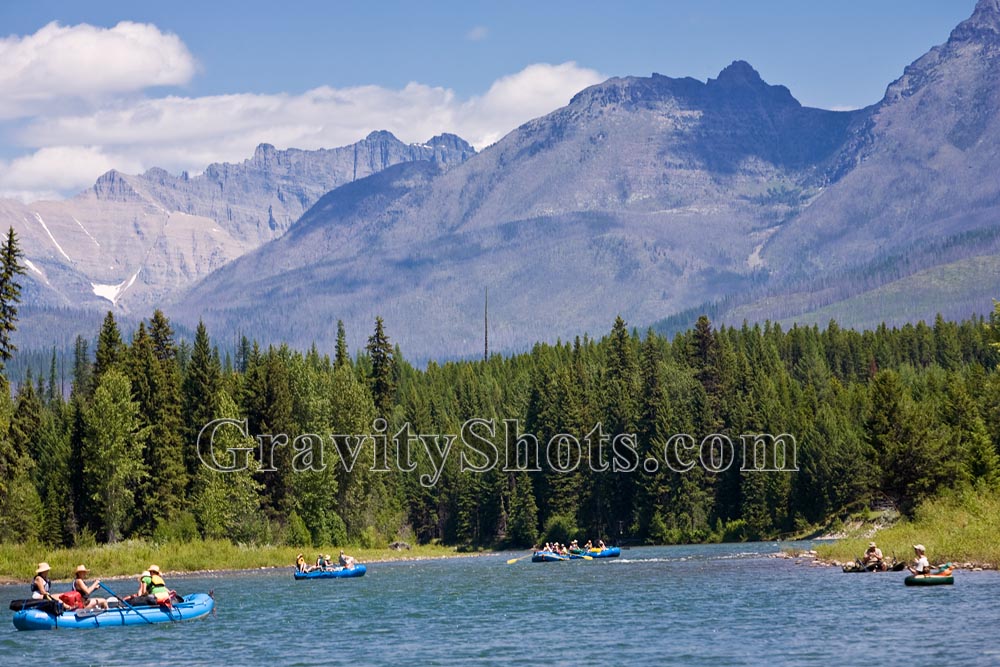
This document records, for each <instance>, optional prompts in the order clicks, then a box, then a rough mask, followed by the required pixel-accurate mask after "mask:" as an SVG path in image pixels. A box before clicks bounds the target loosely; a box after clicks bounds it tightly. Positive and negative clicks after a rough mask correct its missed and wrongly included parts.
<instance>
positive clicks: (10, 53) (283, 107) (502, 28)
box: [0, 0, 975, 198]
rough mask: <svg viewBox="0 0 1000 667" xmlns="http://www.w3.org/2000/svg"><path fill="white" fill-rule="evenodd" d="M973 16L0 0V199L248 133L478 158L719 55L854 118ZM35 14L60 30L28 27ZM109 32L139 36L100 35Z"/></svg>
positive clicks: (714, 68) (224, 145)
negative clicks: (605, 84) (436, 141)
mask: <svg viewBox="0 0 1000 667" xmlns="http://www.w3.org/2000/svg"><path fill="white" fill-rule="evenodd" d="M974 5H975V2H974V0H949V1H947V2H941V1H940V0H936V1H930V0H867V1H858V0H841V1H840V2H837V3H819V2H809V1H803V0H798V1H792V0H758V1H756V2H746V1H745V0H744V1H742V2H737V1H732V0H700V1H695V0H671V1H661V2H631V3H608V2H601V3H598V2H589V1H579V0H578V1H576V2H564V1H558V2H531V3H528V2H507V3H469V2H464V3H458V2H448V3H433V4H430V3H415V2H364V3H360V2H358V3H342V2H330V1H327V2H313V1H306V2H275V1H273V0H271V1H269V2H261V1H258V0H247V1H242V2H233V1H224V2H210V1H208V0H203V1H202V2H197V3H195V2H186V1H182V0H174V1H172V2H160V3H152V2H104V1H94V0H90V1H88V2H79V1H72V2H71V1H66V0H62V1H55V0H52V1H46V0H34V1H33V2H30V3H29V2H3V3H0V40H3V41H2V42H0V94H2V93H4V92H5V88H4V87H5V85H6V86H8V88H10V87H13V88H12V90H13V93H9V92H8V94H7V95H6V97H7V102H6V103H5V102H3V101H2V100H0V194H3V195H8V196H11V195H14V196H20V197H21V198H31V197H32V196H40V195H42V194H45V195H55V196H58V195H60V194H65V193H67V192H72V191H74V189H76V188H79V187H83V186H86V184H87V183H88V182H89V181H92V179H93V177H94V176H96V175H97V174H99V173H101V171H103V170H104V169H105V168H106V167H109V166H117V167H119V168H122V169H124V170H125V171H136V170H141V169H145V168H148V167H149V166H153V164H157V165H161V166H165V167H167V168H168V169H172V170H178V169H182V168H184V169H189V170H192V171H199V170H200V169H203V168H204V166H205V165H206V164H208V162H210V161H213V160H235V159H241V158H242V157H245V156H247V155H249V153H250V151H252V149H253V145H254V144H255V143H256V142H259V141H270V142H271V143H275V144H276V145H278V146H279V147H286V146H287V145H296V146H298V147H303V148H316V147H319V145H331V142H334V143H336V142H339V143H349V142H350V141H353V140H356V139H358V138H361V136H364V134H365V133H366V131H367V130H370V129H381V128H382V127H386V126H388V127H386V129H390V130H391V131H393V132H395V133H396V134H397V135H399V136H400V137H401V138H403V139H404V140H407V141H420V140H422V139H426V138H427V137H429V136H430V134H429V133H436V131H444V130H450V131H455V132H457V133H459V134H463V135H464V136H466V137H467V138H468V139H470V140H471V141H473V142H474V143H477V145H480V146H481V145H482V144H485V143H489V142H490V141H495V140H496V139H497V138H499V136H502V135H503V134H504V133H506V132H507V131H509V130H510V129H512V128H513V127H515V126H516V125H517V124H519V123H521V122H524V121H525V120H527V119H528V118H530V117H532V116H534V115H540V114H542V113H546V112H547V111H550V110H552V109H554V108H556V107H558V106H560V105H561V104H564V103H565V102H566V101H568V99H569V97H570V96H571V95H572V93H573V92H575V90H576V89H577V88H579V87H583V86H585V85H589V84H590V83H593V82H596V81H598V80H601V79H602V78H604V77H606V76H615V75H630V74H631V75H642V76H648V75H649V74H650V73H651V72H654V71H655V72H659V73H661V74H666V75H669V76H693V77H695V78H699V79H703V80H704V79H706V78H708V77H714V76H715V75H716V74H717V73H718V71H719V70H720V69H721V68H722V67H724V66H725V65H727V64H728V63H729V62H731V61H732V60H735V59H743V60H747V61H749V62H750V63H751V64H752V65H753V66H754V67H755V68H756V69H757V70H758V71H760V73H761V75H762V76H763V77H764V79H765V80H767V81H768V82H770V83H780V84H783V85H786V86H788V87H789V89H790V90H791V91H792V94H793V95H795V96H796V97H797V98H798V99H799V100H800V101H801V102H803V103H804V104H807V105H811V106H821V107H824V108H852V107H859V106H864V105H867V104H871V103H874V102H876V101H878V99H879V98H880V97H881V95H882V93H883V92H884V90H885V87H886V85H887V84H888V83H889V82H890V81H892V80H893V79H894V78H896V77H898V76H899V75H900V73H901V72H902V69H903V67H904V66H905V65H907V64H908V63H910V62H912V61H913V60H914V59H916V58H917V57H919V56H920V55H921V54H923V53H924V52H926V51H927V50H928V49H929V48H930V47H931V46H933V45H935V44H940V43H942V42H943V41H945V40H946V39H947V36H948V33H949V32H950V31H951V29H952V28H953V27H954V26H955V25H956V24H957V23H959V22H960V21H961V20H963V19H965V18H966V17H968V16H969V15H970V14H971V13H972V10H973V7H974ZM52 21H58V22H59V24H60V25H61V26H63V28H64V30H63V31H62V32H57V31H54V30H53V29H51V28H50V29H49V30H48V31H45V26H47V25H48V24H49V23H50V22H52ZM120 21H129V22H132V23H134V24H139V25H141V26H143V27H141V28H128V29H124V28H123V29H120V30H119V31H117V32H115V31H114V28H115V26H116V25H118V24H119V22H120ZM81 24H87V25H88V26H92V27H93V30H89V31H88V30H84V29H83V28H82V27H80V26H81ZM129 25H131V24H129ZM126 33H127V39H124V41H123V40H122V39H120V38H121V37H122V34H126ZM43 38H44V39H43ZM67 44H68V45H70V46H66V45H67ZM109 44H110V46H108V45H109ZM5 47H6V50H5ZM60 49H62V50H63V51H66V52H67V53H65V54H64V55H65V59H62V60H61V59H59V58H58V57H56V56H57V55H58V53H59V52H60ZM130 49H138V51H137V55H133V54H132V52H131V51H130ZM143 49H145V50H143ZM69 52H72V53H69ZM88 52H89V53H91V59H90V60H89V61H88V60H86V58H84V57H82V56H79V55H78V54H80V53H88ZM25 54H28V55H25ZM54 54H56V55H54ZM5 57H6V58H8V59H12V60H13V59H17V60H18V61H24V60H25V59H26V58H29V59H30V58H38V59H48V60H51V61H53V62H45V63H43V64H44V65H45V68H44V69H37V70H27V69H26V70H25V74H24V78H25V81H27V82H28V83H25V82H24V81H21V82H18V81H17V80H14V79H15V78H16V77H14V76H13V75H11V76H8V79H7V80H5V79H4V74H3V73H2V70H3V69H4V68H5V67H7V65H8V64H9V63H5V62H3V60H2V59H3V58H5ZM157 59H159V60H157ZM67 60H68V61H69V64H67ZM81 63H86V64H85V65H84V64H81ZM74 64H75V65H79V67H80V70H79V71H69V72H66V73H64V75H60V74H59V72H58V71H56V70H57V69H58V68H59V67H63V66H66V67H69V68H70V70H72V67H73V66H74ZM116 68H118V69H116ZM7 69H8V70H9V69H10V68H9V67H7ZM14 69H15V70H16V68H14ZM105 69H106V70H107V71H102V70H105ZM39 71H41V72H44V74H38V72H39ZM50 75H51V77H52V81H51V85H49V83H48V82H47V80H46V77H47V76H50ZM92 77H93V79H94V80H93V82H91V81H90V79H91V78H92ZM40 82H41V83H40ZM90 83H92V84H93V85H92V86H91V87H90V88H87V85H88V84H90ZM77 84H78V85H77ZM311 91H312V92H311ZM316 91H318V93H317V92H316ZM0 97H3V95H0ZM326 117H333V118H335V119H336V122H335V123H333V124H332V126H331V127H326V126H325V124H326V120H325V118H326ZM151 118H152V119H154V120H155V122H152V121H150V119H151ZM137 119H139V120H137ZM212 119H228V120H225V122H220V124H219V127H214V126H213V123H212V122H211V121H212ZM251 119H253V121H252V122H251ZM260 119H263V120H260ZM449 124H452V125H454V127H447V125H449ZM195 125H198V126H199V127H200V128H201V129H200V131H194V130H193V129H192V127H193V126H195ZM320 125H324V127H320ZM392 125H395V126H392ZM233 128H241V129H240V130H239V131H236V130H234V129H233ZM269 133H270V134H271V135H273V136H268V134H269ZM425 134H426V136H424V135H425ZM410 135H412V136H410ZM289 142H292V143H289ZM295 142H297V143H295ZM59 165H62V166H59Z"/></svg>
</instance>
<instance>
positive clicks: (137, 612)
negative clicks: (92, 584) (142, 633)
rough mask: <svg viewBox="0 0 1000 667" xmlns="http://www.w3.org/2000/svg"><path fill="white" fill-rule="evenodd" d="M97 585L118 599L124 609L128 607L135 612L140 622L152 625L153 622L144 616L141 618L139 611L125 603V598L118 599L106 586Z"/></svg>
mask: <svg viewBox="0 0 1000 667" xmlns="http://www.w3.org/2000/svg"><path fill="white" fill-rule="evenodd" d="M97 585H98V586H100V587H101V588H103V589H104V590H106V591H107V592H108V593H111V595H112V596H113V597H116V598H118V601H119V602H121V603H122V604H124V605H125V606H126V607H128V608H129V609H131V610H132V611H134V612H135V613H136V614H137V615H138V616H139V618H141V619H142V620H144V621H146V622H147V623H149V624H150V625H153V622H152V621H151V620H149V619H148V618H146V617H145V616H143V615H142V612H140V611H139V610H138V609H136V608H135V607H133V606H132V605H130V604H129V603H128V602H126V601H125V598H120V597H118V594H117V593H115V592H114V591H113V590H111V589H110V588H108V587H107V586H105V585H104V584H103V583H99V584H97Z"/></svg>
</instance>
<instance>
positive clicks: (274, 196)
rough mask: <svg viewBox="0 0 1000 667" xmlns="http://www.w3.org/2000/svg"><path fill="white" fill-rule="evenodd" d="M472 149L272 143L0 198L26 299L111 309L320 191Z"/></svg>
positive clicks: (195, 266)
mask: <svg viewBox="0 0 1000 667" xmlns="http://www.w3.org/2000/svg"><path fill="white" fill-rule="evenodd" d="M473 154H475V150H474V149H473V148H472V147H471V146H470V145H469V144H467V143H466V142H465V141H463V140H462V139H460V138H458V137H456V136H454V135H441V136H438V137H434V138H433V139H431V140H429V141H428V142H427V143H426V144H420V145H416V144H404V143H403V142H401V141H399V140H398V139H396V138H395V137H394V136H393V135H392V134H390V133H389V132H373V133H371V134H370V135H368V137H367V138H365V139H364V140H362V141H359V142H358V143H356V144H353V145H350V146H344V147H342V148H334V149H328V150H316V151H303V150H297V149H289V150H282V151H279V150H276V149H275V148H274V147H273V146H271V145H269V144H261V145H260V146H258V147H257V150H256V151H255V152H254V155H253V157H252V158H250V159H249V160H246V161H244V162H242V163H239V164H226V163H223V164H212V165H209V166H208V168H207V169H205V172H204V173H202V174H200V175H198V176H188V175H187V174H186V173H185V174H182V175H180V176H173V175H171V174H168V173H167V172H166V171H164V170H162V169H150V170H149V171H147V172H146V173H145V174H142V175H139V176H132V175H127V174H122V173H120V172H118V171H114V170H113V171H109V172H108V173H106V174H104V175H103V176H101V177H100V178H99V179H98V180H97V182H96V183H95V184H94V186H93V187H92V188H90V189H89V190H87V191H85V192H83V193H81V194H80V195H78V196H77V197H75V198H73V199H69V200H66V201H58V202H36V203H33V204H27V205H25V204H21V203H19V202H14V201H9V200H0V225H2V226H6V225H13V226H14V229H15V230H16V231H17V232H18V234H19V236H20V239H21V242H22V247H23V250H24V254H25V257H26V259H27V260H28V268H29V278H30V279H31V282H32V284H31V285H30V286H29V287H28V289H29V291H30V293H31V296H32V301H31V304H32V305H35V306H63V307H74V308H77V307H83V308H109V307H112V306H115V307H117V308H118V309H120V310H121V311H123V312H128V311H129V310H130V309H132V310H139V311H141V312H143V314H147V313H145V311H146V310H151V308H152V307H153V305H154V304H160V303H163V302H165V301H168V300H170V299H171V298H172V297H174V296H176V295H177V294H178V293H179V291H180V290H182V289H184V288H186V287H187V286H189V285H190V284H191V283H192V282H194V281H195V280H197V279H199V278H202V277H204V276H206V275H208V274H209V273H210V272H212V271H213V270H215V269H217V268H219V267H220V266H222V265H223V264H225V263H226V262H228V261H230V260H232V259H234V258H236V257H239V256H240V255H242V254H243V253H245V252H247V251H248V250H252V249H253V248H256V247H257V246H259V245H260V244H262V243H265V242H267V241H269V240H271V239H274V238H277V237H278V236H280V235H281V234H283V233H284V232H285V230H286V229H288V227H289V225H291V223H292V222H293V221H295V220H296V219H298V218H299V216H301V215H302V213H303V211H305V210H307V209H308V208H309V207H310V206H312V205H313V204H314V203H315V202H316V200H318V199H319V198H320V197H321V196H322V195H323V194H325V193H326V192H328V191H330V190H331V189H333V188H336V187H338V186H340V185H343V184H345V183H350V182H352V181H355V180H357V179H359V178H364V177H366V176H369V175H371V174H374V173H377V172H379V171H381V170H382V169H385V168H386V167H389V166H392V165H394V164H399V163H401V162H410V161H414V160H421V161H430V162H433V163H434V164H437V165H439V166H450V165H452V164H457V163H460V162H462V161H463V160H465V159H466V158H468V157H469V156H471V155H473Z"/></svg>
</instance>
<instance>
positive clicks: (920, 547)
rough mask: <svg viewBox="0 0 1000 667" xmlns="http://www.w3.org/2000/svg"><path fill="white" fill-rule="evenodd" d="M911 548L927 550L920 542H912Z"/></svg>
mask: <svg viewBox="0 0 1000 667" xmlns="http://www.w3.org/2000/svg"><path fill="white" fill-rule="evenodd" d="M913 548H914V549H916V550H917V551H927V549H924V545H922V544H914V545H913Z"/></svg>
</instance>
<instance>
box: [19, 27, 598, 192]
mask: <svg viewBox="0 0 1000 667" xmlns="http://www.w3.org/2000/svg"><path fill="white" fill-rule="evenodd" d="M122 26H125V28H122ZM78 28H79V26H78V27H73V28H63V27H61V26H56V25H55V24H50V26H46V28H43V29H42V30H41V31H39V33H41V32H43V31H46V30H51V31H55V32H57V33H60V34H61V33H62V32H64V31H69V32H71V33H73V34H76V35H77V36H79V35H80V34H83V35H86V36H87V40H93V39H97V41H100V39H103V38H105V37H107V36H108V35H107V34H105V33H111V32H113V31H115V30H119V29H120V28H121V29H123V30H125V32H126V33H128V34H142V35H145V36H146V38H145V39H138V40H133V41H131V42H128V43H129V44H131V45H132V48H135V49H136V54H135V55H136V56H137V57H139V64H133V65H131V66H130V67H131V69H125V66H124V65H121V66H118V67H119V73H120V76H121V77H123V78H124V79H127V80H128V81H131V83H128V84H126V82H124V81H121V82H117V83H115V82H113V81H111V80H110V79H109V78H108V77H107V75H106V74H102V75H100V76H97V75H92V76H91V77H90V85H91V86H92V87H93V88H94V89H95V90H99V91H101V92H103V93H104V96H103V97H101V98H100V99H99V100H96V101H95V99H94V98H93V97H90V98H87V99H86V100H82V101H80V102H79V103H78V104H75V105H53V104H51V101H52V100H56V99H67V98H72V97H73V96H74V95H77V96H82V95H83V94H84V89H85V88H86V86H83V85H81V84H80V82H79V81H70V80H69V79H70V78H71V77H70V75H69V74H68V73H67V71H64V70H62V69H60V66H57V64H58V63H63V64H65V63H66V62H67V55H66V54H65V53H51V54H47V55H46V56H44V58H43V57H42V56H41V55H38V53H39V51H38V49H37V48H34V47H32V48H30V49H27V50H26V51H25V49H26V47H24V46H23V45H22V43H23V42H24V41H25V40H28V39H29V38H23V39H18V38H8V39H7V40H4V42H3V46H2V47H0V48H8V49H9V48H12V47H11V45H12V44H13V45H14V46H15V47H16V48H17V49H21V51H20V52H21V53H31V54H35V55H34V56H33V57H35V60H36V61H38V59H39V58H43V59H44V60H45V62H46V65H45V69H46V70H47V71H49V74H48V75H47V77H43V78H45V81H46V82H45V83H44V84H43V83H38V84H37V85H33V84H31V83H30V82H29V81H28V75H27V74H21V75H16V76H14V75H11V74H10V73H9V72H4V73H2V74H0V94H2V93H4V92H6V93H10V92H11V91H14V92H18V91H20V92H19V93H18V98H17V99H18V101H17V103H16V104H14V105H10V104H7V100H4V102H0V105H4V104H7V108H8V109H15V111H16V114H17V115H19V116H22V117H23V118H22V119H21V120H20V121H18V122H17V123H16V125H11V128H10V129H9V131H8V134H11V135H12V136H13V138H14V139H15V141H16V142H17V143H19V144H20V145H22V146H24V147H25V153H24V154H23V155H20V156H17V157H15V158H13V159H9V161H8V162H7V163H3V162H0V196H16V197H18V198H20V199H24V200H30V199H34V198H39V197H42V196H51V193H52V192H54V191H55V192H59V193H61V194H63V195H69V194H73V193H75V192H78V191H80V190H82V189H84V188H86V187H88V186H89V185H91V184H92V183H93V181H94V179H96V178H97V176H99V175H100V174H102V173H103V172H105V171H107V170H108V169H110V168H112V167H114V168H117V169H120V170H122V171H126V172H137V171H142V170H145V169H148V168H149V167H153V166H160V167H164V168H166V169H168V170H171V171H174V172H179V171H181V170H187V171H191V172H200V171H202V170H203V169H204V168H205V167H206V166H207V165H208V164H210V163H212V162H223V161H227V162H232V161H240V160H243V159H246V158H247V157H249V156H250V155H251V154H252V152H253V149H254V147H255V146H256V145H257V144H259V143H262V142H267V143H272V144H274V145H276V146H278V147H279V148H287V147H296V148H303V149H315V148H323V147H333V146H342V145H345V144H349V143H352V142H354V141H357V140H359V139H361V138H362V137H364V136H365V135H366V134H367V133H369V132H371V131H372V130H380V129H386V130H389V131H391V132H393V133H394V134H396V136H398V137H399V138H400V139H402V140H403V141H408V142H418V141H424V140H426V139H428V138H429V137H431V136H433V135H435V134H439V133H441V132H454V133H455V134H458V135H460V136H462V137H463V138H465V139H466V140H468V141H469V142H471V143H472V144H473V145H475V146H477V147H478V148H482V147H484V146H486V145H488V144H491V143H493V142H495V141H497V140H498V139H499V138H501V137H502V136H503V135H504V134H506V133H507V132H509V131H510V130H512V129H513V128H515V127H517V126H518V125H520V124H522V123H524V122H526V121H528V120H530V119H532V118H535V117H537V116H540V115H543V114H545V113H548V112H550V111H552V110H554V109H556V108H558V107H560V106H562V105H564V104H566V103H567V102H568V101H569V99H570V97H572V96H573V95H574V94H575V93H576V92H578V91H579V90H581V89H582V88H585V87H587V86H589V85H592V84H594V83H597V82H599V81H601V80H603V79H604V78H605V77H604V76H602V75H601V74H600V73H598V72H596V71H594V70H592V69H588V68H585V67H580V66H579V65H577V64H576V63H573V62H566V63H561V64H546V63H539V64H534V65H529V66H528V67H525V68H524V69H522V70H521V71H519V72H516V73H513V74H510V75H507V76H504V77H501V78H500V79H498V80H496V81H494V82H493V83H492V84H491V85H490V87H489V88H488V90H487V91H486V92H485V93H483V94H481V95H476V96H472V97H469V98H465V99H462V98H459V97H458V96H457V95H456V94H455V92H454V91H453V90H451V89H449V88H444V87H439V86H428V85H425V84H421V83H417V82H412V83H409V84H407V85H406V86H404V87H403V88H400V89H392V88H386V87H382V86H374V85H371V86H357V87H351V88H332V87H329V86H320V87H317V88H314V89H312V90H309V91H306V92H304V93H301V94H296V95H291V94H267V95H265V94H257V93H252V92H248V93H243V94H236V95H213V96H204V97H184V96H178V95H168V96H163V97H142V96H137V95H136V94H135V91H136V90H138V89H142V88H143V87H148V86H158V85H164V83H165V82H169V81H174V82H184V81H187V80H188V79H189V77H190V76H191V73H192V71H193V68H194V66H195V64H194V60H193V58H191V57H190V54H188V52H187V49H186V47H184V45H183V43H181V42H180V40H179V39H177V38H176V37H175V36H171V35H164V34H163V33H161V32H159V31H158V30H157V29H156V28H155V26H142V25H140V24H119V25H118V26H116V27H115V28H113V29H111V30H105V31H101V30H99V29H96V28H90V26H86V27H85V28H86V29H85V30H83V31H82V32H80V33H74V31H77V30H78ZM136 28H139V30H138V32H136ZM95 31H96V32H95ZM39 33H36V35H35V36H32V37H37V35H38V34H39ZM95 35H99V36H101V37H100V38H99V39H98V38H95V37H94V36H95ZM157 36H159V37H157ZM161 38H162V40H165V41H162V40H161ZM117 39H118V38H117V37H115V38H113V39H112V41H111V44H119V43H118V42H117V41H116V40H117ZM87 40H85V42H86V43H88V44H92V43H93V42H92V41H87ZM158 40H161V41H158ZM48 43H50V44H52V43H54V42H53V41H52V40H48ZM151 43H159V44H161V46H164V47H165V48H166V47H169V49H168V50H170V51H171V53H172V55H171V54H167V53H162V52H161V53H159V54H156V55H152V54H149V53H147V51H146V48H145V47H146V46H148V45H149V44H151ZM119 47H120V48H123V49H125V48H127V47H126V46H122V45H121V44H119ZM62 48H64V47H62V46H59V47H58V48H56V51H60V50H61V49H62ZM88 57H89V56H88ZM143 58H145V64H142V61H143ZM4 59H5V56H3V54H2V53H0V61H3V60H4ZM39 62H40V61H39ZM65 67H66V68H67V69H68V70H73V71H75V69H74V68H75V66H73V67H70V66H69V65H65ZM38 68H41V65H38V66H36V69H38ZM21 71H23V72H26V71H27V68H22V69H21ZM81 76H83V74H81ZM118 91H123V92H118ZM29 93H30V94H29ZM115 93H117V94H115Z"/></svg>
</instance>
